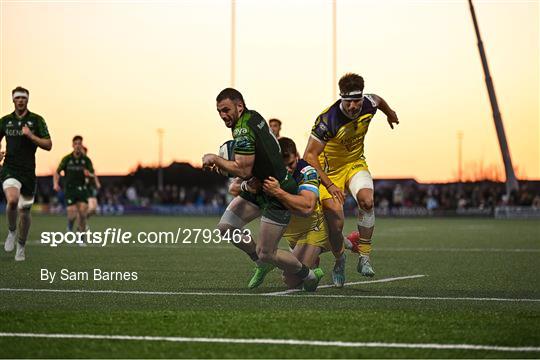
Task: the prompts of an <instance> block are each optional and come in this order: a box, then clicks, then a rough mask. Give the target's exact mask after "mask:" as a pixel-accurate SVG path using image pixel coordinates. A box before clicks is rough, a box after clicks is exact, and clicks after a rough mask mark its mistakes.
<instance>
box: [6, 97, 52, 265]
mask: <svg viewBox="0 0 540 360" xmlns="http://www.w3.org/2000/svg"><path fill="white" fill-rule="evenodd" d="M29 95H30V93H29V92H28V90H26V89H25V88H22V87H20V86H19V87H17V88H15V89H14V90H13V91H12V92H11V97H12V99H13V104H14V105H15V111H14V112H12V113H11V114H9V115H6V116H4V117H3V118H2V119H0V141H1V140H2V138H4V137H5V138H6V152H5V154H4V152H0V161H1V160H2V159H4V157H5V159H4V166H3V167H2V170H0V180H1V181H2V188H3V190H4V194H5V196H6V202H7V204H6V216H7V224H8V231H9V232H8V235H7V238H6V242H5V244H4V250H5V251H7V252H11V251H13V249H14V248H15V240H16V239H17V251H16V252H15V260H16V261H23V260H25V259H26V254H25V244H26V239H27V237H28V232H29V230H30V224H31V217H30V208H31V207H32V204H33V203H34V195H35V192H36V150H37V148H38V147H40V148H42V149H44V150H47V151H49V150H51V148H52V141H51V137H50V135H49V130H48V129H47V124H46V123H45V120H43V118H42V117H41V116H39V115H38V114H35V113H32V112H30V111H29V110H28V99H29ZM17 217H18V220H19V227H18V236H17Z"/></svg>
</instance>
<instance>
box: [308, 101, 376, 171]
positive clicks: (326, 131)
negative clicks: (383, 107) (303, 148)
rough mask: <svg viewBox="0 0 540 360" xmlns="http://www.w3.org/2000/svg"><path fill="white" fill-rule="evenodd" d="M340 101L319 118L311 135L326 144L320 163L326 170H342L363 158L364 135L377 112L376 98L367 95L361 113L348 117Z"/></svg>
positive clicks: (320, 156)
mask: <svg viewBox="0 0 540 360" xmlns="http://www.w3.org/2000/svg"><path fill="white" fill-rule="evenodd" d="M340 104H341V100H338V101H336V102H335V103H334V104H333V105H332V106H330V107H329V108H328V109H326V110H325V111H323V112H322V114H320V115H319V116H318V117H317V120H316V121H315V125H314V126H313V128H312V130H311V136H313V137H315V138H316V139H318V140H319V141H321V142H323V143H325V144H326V146H325V148H324V150H323V152H322V153H321V154H320V155H319V162H320V163H321V166H322V168H323V170H324V172H325V173H327V174H330V173H334V172H336V171H339V170H340V169H341V168H342V167H344V166H347V165H349V164H353V163H355V162H357V161H361V160H365V158H364V137H365V136H366V133H367V131H368V127H369V124H370V122H371V119H372V118H373V116H374V115H375V113H376V112H377V106H376V104H375V100H374V98H373V97H372V96H371V95H369V94H366V95H364V102H363V104H362V110H361V111H360V115H359V116H358V117H357V118H356V119H350V118H348V117H347V116H346V115H345V114H344V113H343V111H341V109H340Z"/></svg>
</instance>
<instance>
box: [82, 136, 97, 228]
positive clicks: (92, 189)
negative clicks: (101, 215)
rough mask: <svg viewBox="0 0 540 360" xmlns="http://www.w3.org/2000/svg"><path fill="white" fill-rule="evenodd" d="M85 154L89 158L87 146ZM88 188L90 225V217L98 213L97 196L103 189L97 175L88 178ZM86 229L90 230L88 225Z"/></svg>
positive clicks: (87, 217)
mask: <svg viewBox="0 0 540 360" xmlns="http://www.w3.org/2000/svg"><path fill="white" fill-rule="evenodd" d="M83 154H84V155H85V156H88V148H87V147H86V146H83ZM86 188H87V189H88V212H87V214H86V222H87V223H88V220H90V217H91V216H93V215H95V214H96V212H97V207H98V200H97V196H98V192H99V189H101V183H100V182H99V178H98V176H97V175H96V174H95V173H94V174H90V176H88V177H87V178H86ZM86 227H87V228H88V224H87V226H86Z"/></svg>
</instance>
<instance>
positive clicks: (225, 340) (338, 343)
mask: <svg viewBox="0 0 540 360" xmlns="http://www.w3.org/2000/svg"><path fill="white" fill-rule="evenodd" d="M0 337H24V338H47V339H89V340H131V341H168V342H193V343H225V344H260V345H300V346H336V347H348V348H400V349H434V350H483V351H506V352H540V347H538V346H519V347H514V346H497V345H473V344H430V343H416V344H415V343H384V342H348V341H322V340H297V339H238V338H206V337H180V336H131V335H95V334H40V333H8V332H0Z"/></svg>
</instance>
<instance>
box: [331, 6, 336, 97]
mask: <svg viewBox="0 0 540 360" xmlns="http://www.w3.org/2000/svg"><path fill="white" fill-rule="evenodd" d="M336 3H337V0H333V1H332V98H333V99H334V101H336V98H337V86H336V81H337V4H336Z"/></svg>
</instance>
